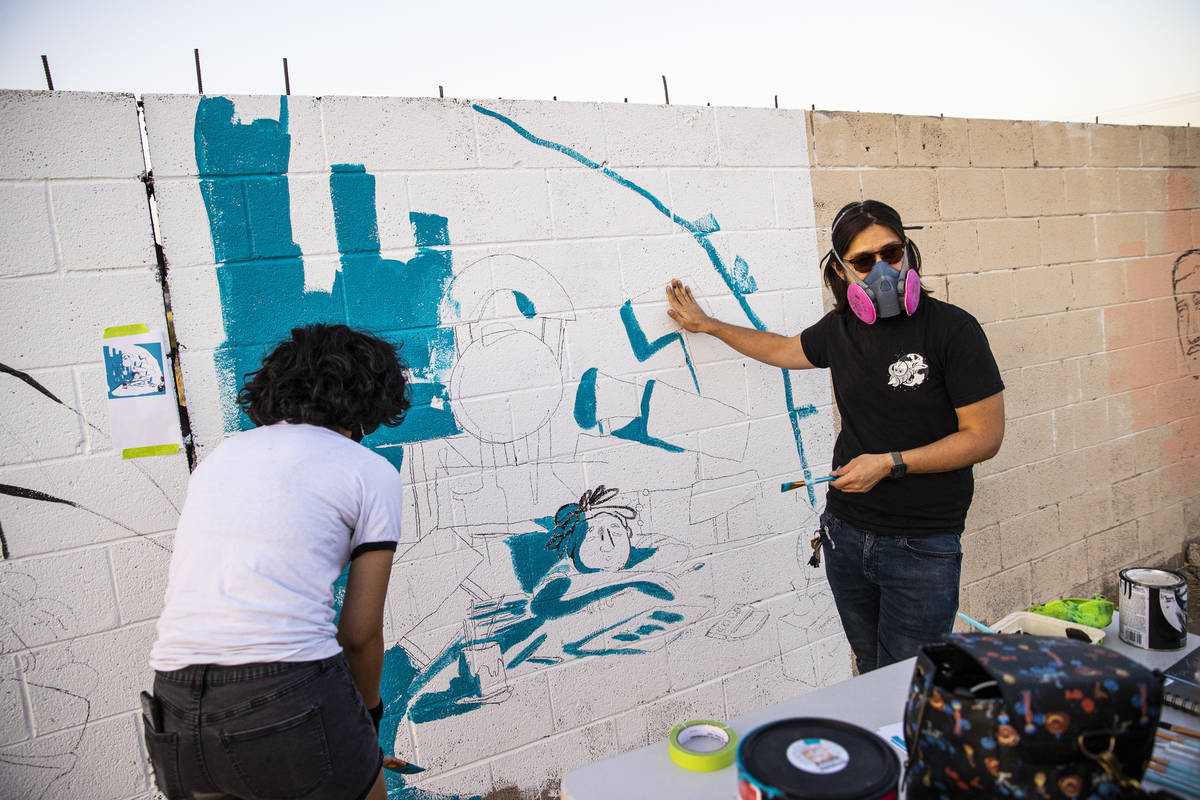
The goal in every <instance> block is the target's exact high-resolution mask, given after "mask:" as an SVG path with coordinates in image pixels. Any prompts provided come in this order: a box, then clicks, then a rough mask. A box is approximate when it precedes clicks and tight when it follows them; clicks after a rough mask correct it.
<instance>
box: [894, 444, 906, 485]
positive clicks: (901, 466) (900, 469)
mask: <svg viewBox="0 0 1200 800" xmlns="http://www.w3.org/2000/svg"><path fill="white" fill-rule="evenodd" d="M891 456H892V477H893V478H903V477H904V476H905V475H907V474H908V465H907V464H905V463H904V458H903V457H902V456H901V455H900V453H899V451H896V450H893V451H892V452H891Z"/></svg>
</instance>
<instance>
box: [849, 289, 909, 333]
mask: <svg viewBox="0 0 1200 800" xmlns="http://www.w3.org/2000/svg"><path fill="white" fill-rule="evenodd" d="M917 296H918V297H920V291H918V292H917ZM846 300H847V302H849V303H850V310H851V311H853V312H854V316H856V317H858V318H859V319H861V320H862V321H863V322H865V323H867V324H868V325H870V324H871V323H873V322H874V321H875V318H876V316H878V315H877V314H876V311H875V304H874V303H873V302H871V297H870V295H868V294H867V290H866V289H864V288H862V287H861V286H859V285H858V284H857V283H852V284H850V285H849V286H848V287H846ZM904 306H905V308H906V309H907V308H908V291H907V287H906V288H905V292H904ZM913 308H916V302H915V301H914V303H913ZM908 313H910V314H911V313H912V312H911V311H909V312H908Z"/></svg>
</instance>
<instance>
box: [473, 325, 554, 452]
mask: <svg viewBox="0 0 1200 800" xmlns="http://www.w3.org/2000/svg"><path fill="white" fill-rule="evenodd" d="M450 392H451V397H452V403H453V404H454V416H455V419H457V420H458V422H459V424H460V425H462V426H463V428H464V429H466V430H467V432H469V433H471V434H472V435H473V436H475V438H477V439H479V440H480V441H482V442H487V443H489V444H508V443H509V442H514V441H516V440H518V439H521V438H523V437H525V436H528V435H530V434H532V433H535V432H536V431H538V430H540V429H541V428H542V427H543V426H545V425H546V424H547V423H548V422H549V421H550V416H551V415H552V414H553V413H554V412H555V410H557V408H558V406H559V403H560V402H561V401H562V395H563V387H562V372H561V371H560V370H559V365H558V359H557V357H556V356H555V354H554V351H553V350H552V349H551V348H550V347H549V346H548V345H547V344H546V343H545V342H543V341H542V340H541V339H539V338H538V337H537V336H534V335H533V334H531V333H529V332H527V331H522V330H516V329H511V330H507V331H501V332H498V333H489V334H487V335H485V336H484V337H483V338H481V339H480V340H478V341H475V342H472V343H471V344H470V345H468V346H467V348H466V349H465V350H464V351H463V353H462V355H460V356H459V357H458V360H457V361H456V362H455V364H454V369H453V371H452V373H451V376H450ZM476 398H479V399H476Z"/></svg>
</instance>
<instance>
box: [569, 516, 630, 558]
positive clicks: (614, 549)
mask: <svg viewBox="0 0 1200 800" xmlns="http://www.w3.org/2000/svg"><path fill="white" fill-rule="evenodd" d="M587 525H588V529H587V535H586V536H585V537H584V539H583V541H582V542H580V544H579V551H578V553H576V556H575V557H576V559H578V561H579V563H580V564H581V565H582V566H584V567H586V568H587V569H589V570H602V571H604V572H616V571H618V570H621V569H624V568H625V565H626V564H628V563H629V554H630V551H631V550H632V545H631V544H630V538H631V537H632V535H633V534H632V532H631V531H630V529H629V523H628V522H627V521H626V520H625V518H624V517H622V516H621V515H619V514H616V513H613V512H612V511H603V510H601V511H596V512H595V513H593V514H589V515H588V518H587Z"/></svg>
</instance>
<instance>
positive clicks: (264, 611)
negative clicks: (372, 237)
mask: <svg viewBox="0 0 1200 800" xmlns="http://www.w3.org/2000/svg"><path fill="white" fill-rule="evenodd" d="M238 404H239V405H240V406H241V408H242V409H243V410H244V411H245V412H246V415H247V416H248V417H249V418H250V420H251V421H252V422H253V423H254V424H255V425H256V426H257V427H255V428H252V429H250V430H246V431H242V432H240V433H237V434H235V435H233V436H231V437H229V438H227V439H225V440H224V441H223V442H221V444H220V445H218V446H217V447H216V449H214V450H213V451H212V453H210V454H209V455H208V456H207V457H206V458H205V459H204V460H203V462H202V463H201V464H200V465H199V466H198V467H197V468H196V470H195V472H194V473H193V474H192V476H191V479H190V481H189V483H188V493H187V499H186V501H185V502H184V506H183V511H182V513H181V515H180V518H179V525H178V527H177V528H176V532H175V542H174V553H173V555H172V558H171V568H170V574H169V579H168V584H167V592H166V600H165V603H164V607H163V612H162V616H161V617H159V620H158V638H157V640H156V641H155V643H154V645H153V647H152V648H151V651H150V666H151V667H153V668H154V670H155V678H154V694H153V696H151V695H146V694H144V693H143V705H144V711H145V726H146V746H147V750H148V752H149V755H150V761H151V764H152V765H153V767H154V772H155V777H156V780H157V782H158V786H159V789H160V790H161V791H162V792H163V794H165V795H166V796H167V798H168V800H173V799H174V798H179V797H203V798H208V799H209V800H215V799H216V798H245V799H246V800H250V799H251V798H266V797H271V798H277V797H289V798H307V799H308V800H323V799H324V798H330V799H331V800H332V798H339V799H340V798H347V799H352V798H367V797H369V798H372V799H373V800H380V799H381V798H384V797H385V796H386V787H385V783H384V779H383V772H382V768H383V767H384V766H385V765H386V766H403V762H399V761H398V760H396V759H391V761H393V762H395V763H388V760H387V759H385V758H384V755H383V753H382V750H381V749H380V746H379V741H378V727H379V721H380V718H381V717H382V714H383V703H382V700H381V699H380V694H379V682H380V675H381V671H382V665H383V650H384V643H383V614H384V600H385V598H386V595H387V585H388V578H389V576H390V574H391V568H392V554H393V553H394V552H395V549H396V543H397V541H398V540H399V538H400V522H401V518H402V516H403V508H402V497H401V489H402V486H401V480H400V475H399V473H398V472H397V471H396V469H395V468H394V467H393V466H392V465H391V464H390V463H389V462H388V461H387V460H386V459H384V458H383V457H382V456H380V455H378V454H377V453H374V452H372V451H371V450H370V449H368V448H366V447H364V446H362V445H361V444H359V443H360V442H361V440H362V439H363V437H364V436H366V435H368V434H370V433H371V432H372V431H374V430H375V429H377V428H378V427H379V426H380V425H387V426H395V425H399V424H400V423H401V421H402V420H403V419H404V416H405V413H406V412H407V411H408V408H409V377H408V374H407V370H406V367H405V365H404V363H403V362H402V361H401V360H400V358H399V356H398V354H397V352H396V349H395V348H394V347H393V346H392V345H390V344H388V343H387V342H385V341H383V340H382V339H379V338H377V337H375V336H371V335H369V334H366V333H362V332H359V331H355V330H352V329H350V328H348V327H346V326H345V325H323V324H317V325H309V326H307V327H303V328H296V329H295V330H293V331H292V333H291V337H290V338H289V339H287V340H285V341H284V342H282V343H281V344H279V345H278V346H277V347H276V348H275V349H274V350H272V351H271V353H270V354H269V355H267V356H266V358H264V359H263V362H262V366H261V367H260V368H259V370H258V371H257V372H254V373H251V376H250V380H249V381H248V382H247V383H246V385H245V386H244V388H242V390H241V392H240V393H239V395H238ZM347 564H349V575H348V579H347V583H346V593H345V598H344V600H343V602H342V607H341V611H340V614H335V611H334V607H333V606H334V582H335V581H336V580H337V579H338V577H339V576H340V575H341V574H342V572H343V570H345V568H346V566H347ZM389 759H390V757H389Z"/></svg>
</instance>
